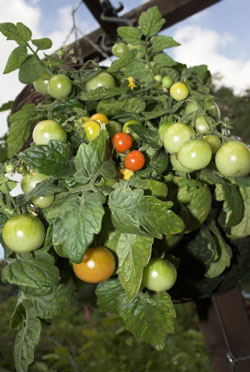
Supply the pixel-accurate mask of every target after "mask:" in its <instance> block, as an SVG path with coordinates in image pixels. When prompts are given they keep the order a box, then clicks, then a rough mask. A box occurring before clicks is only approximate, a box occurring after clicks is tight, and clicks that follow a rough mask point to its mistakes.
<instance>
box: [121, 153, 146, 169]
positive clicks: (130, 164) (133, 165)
mask: <svg viewBox="0 0 250 372" xmlns="http://www.w3.org/2000/svg"><path fill="white" fill-rule="evenodd" d="M144 164H145V157H144V155H143V153H142V152H141V151H138V150H133V151H131V152H129V153H128V154H127V155H126V157H125V159H124V166H125V168H127V169H129V170H132V171H138V170H140V169H142V168H143V167H144Z"/></svg>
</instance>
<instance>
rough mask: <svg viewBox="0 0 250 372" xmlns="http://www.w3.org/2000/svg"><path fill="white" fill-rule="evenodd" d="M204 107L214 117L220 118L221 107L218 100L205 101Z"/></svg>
mask: <svg viewBox="0 0 250 372" xmlns="http://www.w3.org/2000/svg"><path fill="white" fill-rule="evenodd" d="M204 108H205V110H206V112H207V113H208V115H210V116H212V117H213V118H214V119H216V120H219V119H220V117H221V113H220V108H219V106H218V105H217V103H216V102H214V101H211V100H205V101H204Z"/></svg>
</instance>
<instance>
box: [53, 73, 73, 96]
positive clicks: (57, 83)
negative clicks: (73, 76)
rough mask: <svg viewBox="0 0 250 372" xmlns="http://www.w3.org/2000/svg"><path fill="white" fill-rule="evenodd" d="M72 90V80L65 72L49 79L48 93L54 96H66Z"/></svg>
mask: <svg viewBox="0 0 250 372" xmlns="http://www.w3.org/2000/svg"><path fill="white" fill-rule="evenodd" d="M71 90H72V83H71V80H70V79H69V78H68V77H67V76H66V75H63V74H57V75H54V76H52V77H51V78H50V79H49V84H48V93H49V95H51V96H52V97H53V98H65V97H67V96H68V95H69V94H70V93H71Z"/></svg>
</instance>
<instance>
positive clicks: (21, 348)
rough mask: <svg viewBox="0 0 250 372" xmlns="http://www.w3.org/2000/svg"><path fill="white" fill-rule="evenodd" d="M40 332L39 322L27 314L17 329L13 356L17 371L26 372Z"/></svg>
mask: <svg viewBox="0 0 250 372" xmlns="http://www.w3.org/2000/svg"><path fill="white" fill-rule="evenodd" d="M40 333H41V322H40V320H39V319H38V318H31V317H29V316H28V315H27V316H26V319H25V320H23V322H22V324H21V326H20V327H19V329H18V332H17V335H16V341H15V349H14V358H15V366H16V371H17V372H27V371H28V366H29V365H30V364H31V363H32V362H33V360H34V350H35V346H36V345H37V343H38V341H39V338H40Z"/></svg>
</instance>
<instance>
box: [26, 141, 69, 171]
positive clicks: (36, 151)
mask: <svg viewBox="0 0 250 372" xmlns="http://www.w3.org/2000/svg"><path fill="white" fill-rule="evenodd" d="M20 157H21V158H22V159H23V160H24V161H25V163H26V164H27V165H29V166H30V167H31V168H32V169H34V170H35V171H36V172H37V173H41V174H46V175H47V176H53V177H54V178H62V177H67V176H69V175H71V174H72V173H73V172H74V163H73V159H72V153H71V147H70V144H68V143H63V142H61V141H49V144H48V145H38V146H31V147H29V148H27V149H26V150H25V151H24V152H22V153H21V154H20Z"/></svg>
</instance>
